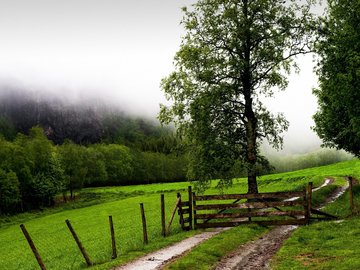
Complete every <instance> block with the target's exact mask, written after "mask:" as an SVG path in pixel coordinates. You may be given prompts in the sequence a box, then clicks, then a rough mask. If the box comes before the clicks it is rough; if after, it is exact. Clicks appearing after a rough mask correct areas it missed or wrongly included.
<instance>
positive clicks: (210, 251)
mask: <svg viewBox="0 0 360 270" xmlns="http://www.w3.org/2000/svg"><path fill="white" fill-rule="evenodd" d="M267 231H268V229H267V228H265V227H260V226H257V225H248V226H239V227H235V228H232V229H230V230H226V231H224V232H221V233H220V234H218V235H216V236H214V237H212V238H210V239H209V240H207V241H205V242H204V243H202V244H200V245H199V246H197V247H195V248H193V249H192V250H191V251H190V252H189V253H188V254H186V255H185V256H183V257H181V258H180V259H179V260H177V261H175V262H174V263H172V264H169V265H168V266H166V267H165V268H164V269H166V270H170V269H171V270H184V269H186V270H207V269H212V267H213V266H215V265H216V263H217V262H218V261H219V259H220V258H221V257H223V256H224V255H226V254H228V253H230V252H231V251H233V250H234V249H236V248H237V247H239V246H240V245H242V244H244V243H246V242H248V241H251V240H253V239H255V238H258V237H260V236H261V235H262V234H264V233H265V232H267Z"/></svg>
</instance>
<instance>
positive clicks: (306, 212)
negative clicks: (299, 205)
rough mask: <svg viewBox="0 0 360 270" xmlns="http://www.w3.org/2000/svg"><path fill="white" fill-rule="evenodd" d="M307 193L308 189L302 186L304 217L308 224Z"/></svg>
mask: <svg viewBox="0 0 360 270" xmlns="http://www.w3.org/2000/svg"><path fill="white" fill-rule="evenodd" d="M307 193H308V189H307V188H306V187H304V198H303V199H304V212H305V215H304V217H305V219H306V223H307V224H309V221H310V213H309V208H308V201H307Z"/></svg>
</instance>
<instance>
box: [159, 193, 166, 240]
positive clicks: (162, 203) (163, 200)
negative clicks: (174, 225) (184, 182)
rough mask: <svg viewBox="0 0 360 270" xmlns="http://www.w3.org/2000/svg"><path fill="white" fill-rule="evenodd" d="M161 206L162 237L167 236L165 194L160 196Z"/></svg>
mask: <svg viewBox="0 0 360 270" xmlns="http://www.w3.org/2000/svg"><path fill="white" fill-rule="evenodd" d="M160 204H161V235H162V236H164V237H165V236H166V230H165V196H164V194H161V195H160Z"/></svg>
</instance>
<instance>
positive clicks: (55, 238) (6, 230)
mask: <svg viewBox="0 0 360 270" xmlns="http://www.w3.org/2000/svg"><path fill="white" fill-rule="evenodd" d="M349 174H351V175H353V176H358V175H360V162H358V161H357V160H355V161H354V160H352V161H348V162H342V163H338V164H334V165H329V166H323V167H318V168H311V169H306V170H301V171H296V172H291V173H283V174H276V175H269V176H262V177H260V178H259V191H260V192H271V191H285V190H301V189H302V188H303V187H304V186H305V185H306V184H307V183H308V182H309V181H312V182H313V183H314V186H319V185H321V183H322V182H323V181H324V177H327V176H332V175H334V176H341V175H349ZM216 183H217V182H216V181H213V187H212V188H210V189H209V190H207V191H206V194H218V193H219V190H217V189H216V188H215V186H216ZM188 185H189V183H187V182H181V183H167V184H152V185H138V186H123V187H109V188H91V189H84V190H83V191H81V193H80V194H79V197H78V199H77V201H75V202H71V203H69V204H65V205H63V206H61V207H59V208H56V209H45V210H44V211H43V212H36V213H27V214H21V215H17V216H13V217H2V218H1V220H0V246H1V247H3V248H2V249H0V268H1V269H9V270H13V269H24V270H26V269H37V265H36V261H35V259H34V257H33V255H32V253H31V251H30V249H29V247H28V244H27V243H26V241H25V239H24V236H23V235H22V234H21V231H20V228H19V224H20V223H22V222H25V225H26V227H27V229H28V230H29V233H30V235H31V236H32V237H33V240H34V242H35V244H36V245H37V247H38V249H39V252H40V254H41V255H42V257H43V259H44V261H45V264H46V266H47V267H48V269H82V268H86V265H85V263H84V260H83V258H82V257H81V255H80V253H79V251H78V249H77V246H76V244H75V242H74V240H73V239H72V237H71V235H70V232H69V231H68V229H67V227H66V225H65V220H66V219H70V221H71V223H72V225H73V227H74V229H75V230H76V232H77V233H78V235H79V238H80V239H81V241H82V242H83V244H84V246H85V248H86V250H87V252H88V253H89V256H90V258H91V259H92V260H93V261H94V262H95V263H96V264H97V265H96V266H94V267H93V268H92V269H109V268H111V267H112V266H115V265H119V264H123V263H125V262H127V261H129V260H131V259H134V258H136V257H139V256H141V255H143V254H146V253H148V252H150V251H153V250H156V249H159V248H161V247H164V246H166V245H169V244H171V243H174V242H178V241H180V240H182V239H184V238H186V237H188V236H190V235H192V234H194V233H196V232H194V231H192V232H182V231H181V230H180V228H179V224H178V220H177V219H178V218H177V217H176V218H175V220H174V226H173V228H172V229H173V230H172V233H171V236H169V237H166V238H163V237H162V236H161V235H160V193H165V198H166V219H167V220H169V217H170V214H171V211H172V209H173V207H174V203H175V199H176V192H182V194H184V193H185V194H186V191H187V186H188ZM246 191H247V183H246V179H235V180H234V184H233V186H232V187H231V188H229V189H227V190H224V191H223V192H224V193H245V192H246ZM184 199H185V200H186V199H187V195H184ZM141 202H142V203H144V206H145V212H146V217H147V223H148V231H149V232H148V233H149V242H150V243H149V244H148V245H144V244H143V243H142V227H141V217H140V209H139V203H141ZM109 215H112V216H113V219H114V226H115V233H116V237H117V247H118V253H119V258H118V259H116V260H111V259H110V256H111V251H110V247H111V242H110V233H109V225H108V216H109ZM239 229H240V230H242V229H244V227H241V228H239ZM246 230H250V231H251V230H253V231H254V228H252V229H250V228H249V229H246ZM255 231H256V230H255ZM256 232H257V231H256ZM229 234H232V232H230V231H229ZM240 234H241V232H240ZM219 237H221V236H219ZM244 237H246V235H245V236H244ZM229 238H231V237H229ZM244 241H245V239H244ZM219 242H220V241H219ZM224 242H225V243H226V241H224ZM229 242H231V241H229ZM226 244H227V245H230V244H229V243H226ZM226 248H227V247H224V248H223V249H224V250H226ZM219 249H221V248H219Z"/></svg>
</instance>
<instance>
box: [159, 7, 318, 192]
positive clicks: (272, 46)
mask: <svg viewBox="0 0 360 270" xmlns="http://www.w3.org/2000/svg"><path fill="white" fill-rule="evenodd" d="M298 2H299V1H294V0H291V1H279V0H251V1H250V0H199V1H198V2H197V3H195V4H194V5H193V6H192V8H191V9H187V8H184V9H183V11H184V18H183V20H182V25H183V26H184V27H185V30H186V34H185V36H184V37H183V38H182V43H181V45H180V50H179V51H178V52H177V53H176V56H175V71H174V72H173V73H171V74H170V75H169V76H168V77H166V78H164V79H163V80H162V83H161V86H162V89H163V91H164V92H165V94H166V97H167V99H168V100H171V101H172V102H173V104H172V105H171V106H168V107H166V106H162V107H161V112H160V116H159V118H160V120H161V121H162V122H163V123H169V122H171V121H174V122H175V123H176V125H177V128H178V133H179V135H180V136H181V137H182V138H183V141H184V142H185V145H186V147H187V149H188V153H189V160H190V164H189V170H188V177H189V178H190V179H191V180H200V182H202V183H208V180H209V179H211V178H220V179H222V180H223V181H221V182H220V183H227V182H228V180H229V179H230V178H231V177H233V176H234V175H233V172H234V165H235V164H242V166H244V167H245V168H246V169H247V172H248V192H250V193H256V192H258V189H257V180H256V176H257V168H258V166H259V164H266V160H265V158H263V157H260V156H259V151H258V147H259V144H260V143H261V141H262V140H263V139H267V140H268V141H269V143H270V144H271V145H272V146H274V147H276V148H279V147H281V146H282V137H281V133H282V132H283V131H285V130H286V129H287V127H288V122H287V121H286V120H285V118H284V116H283V115H282V114H277V115H275V114H272V113H271V112H269V111H268V110H267V109H266V107H265V106H264V104H263V103H262V102H261V98H262V97H270V96H272V95H273V93H274V90H275V89H280V90H283V89H285V88H286V86H287V78H286V76H285V75H286V74H287V73H289V72H290V71H291V70H292V67H295V68H296V65H295V62H294V57H295V56H297V55H299V54H305V53H308V52H309V51H310V49H309V45H310V43H311V42H312V35H311V32H312V30H313V28H314V20H313V15H312V14H311V12H310V6H311V4H312V3H313V2H314V1H307V2H306V3H305V4H300V3H298Z"/></svg>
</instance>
